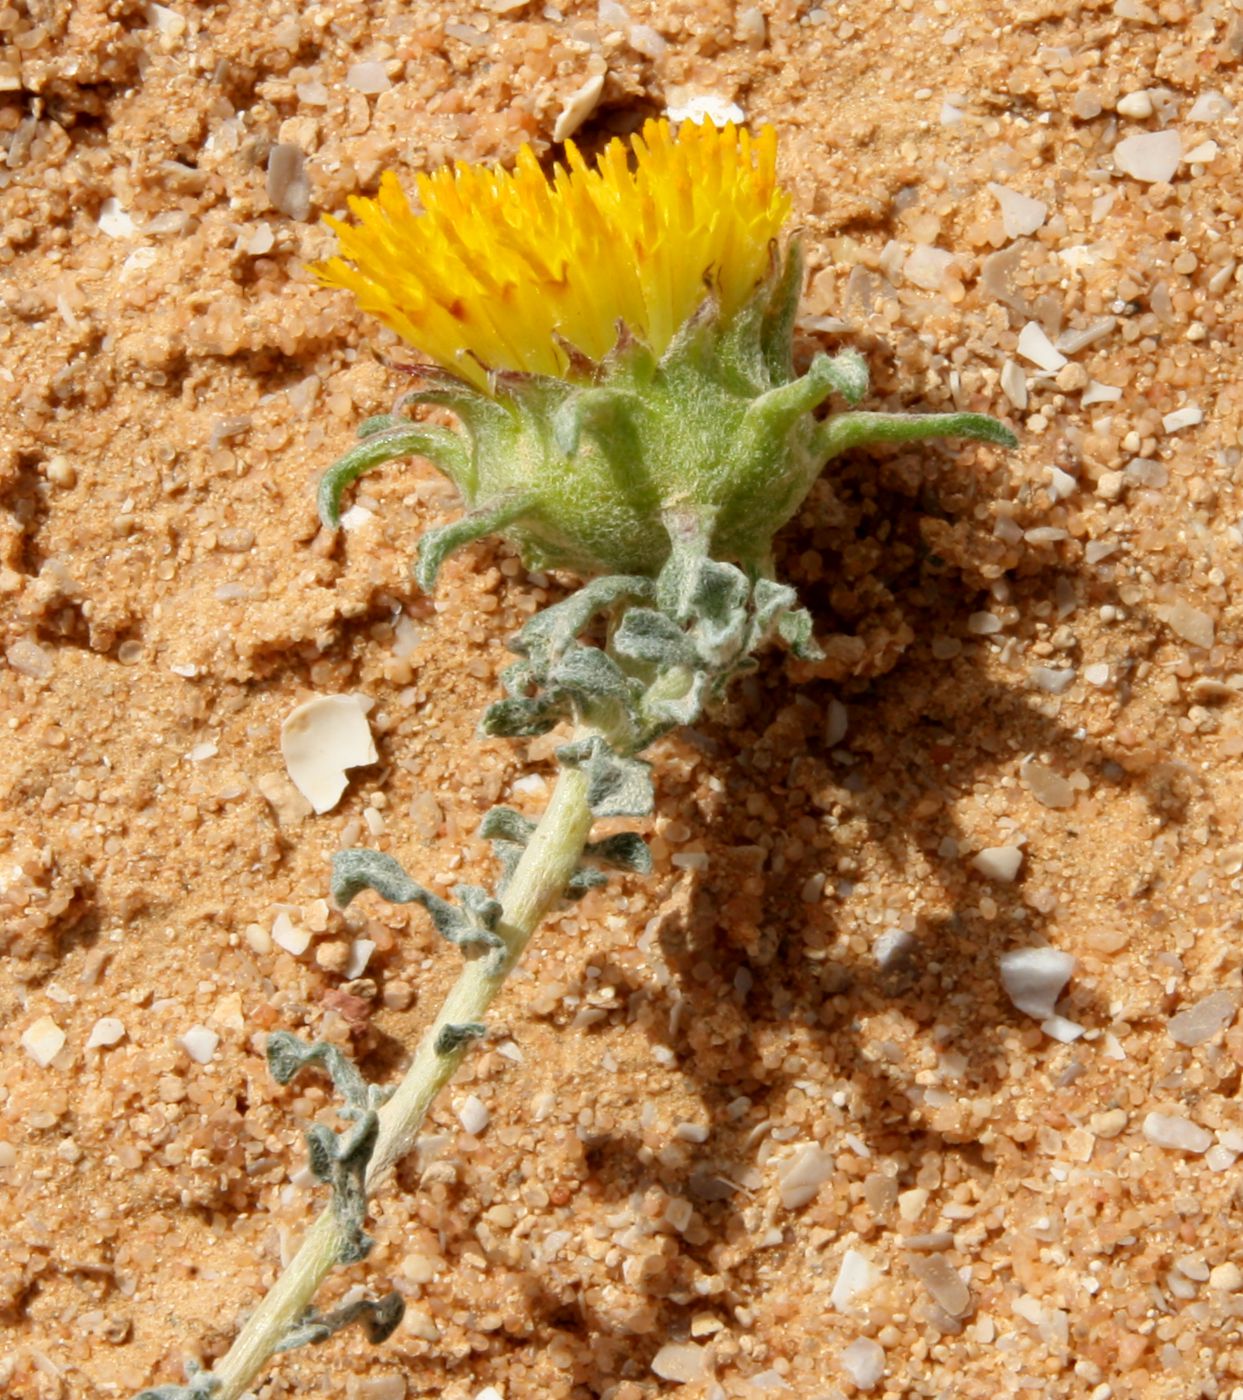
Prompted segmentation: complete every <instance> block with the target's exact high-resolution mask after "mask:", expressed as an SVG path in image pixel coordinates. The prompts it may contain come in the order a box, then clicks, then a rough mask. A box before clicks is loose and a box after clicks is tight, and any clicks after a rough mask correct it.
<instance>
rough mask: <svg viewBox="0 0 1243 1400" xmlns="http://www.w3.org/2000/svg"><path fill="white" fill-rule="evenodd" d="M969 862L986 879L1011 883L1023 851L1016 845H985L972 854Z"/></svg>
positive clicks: (1020, 863) (1016, 872) (1016, 873)
mask: <svg viewBox="0 0 1243 1400" xmlns="http://www.w3.org/2000/svg"><path fill="white" fill-rule="evenodd" d="M971 864H972V866H973V867H974V868H975V869H976V870H978V871H979V872H980V874H981V875H984V876H987V878H988V879H990V880H1000V881H1001V882H1002V883H1003V884H1006V885H1011V884H1013V883H1014V880H1015V877H1016V876H1017V875H1018V873H1019V866H1020V865H1022V864H1023V852H1022V850H1020V848H1019V847H1018V846H985V847H984V849H983V850H982V851H977V852H976V854H975V855H974V856H972V858H971Z"/></svg>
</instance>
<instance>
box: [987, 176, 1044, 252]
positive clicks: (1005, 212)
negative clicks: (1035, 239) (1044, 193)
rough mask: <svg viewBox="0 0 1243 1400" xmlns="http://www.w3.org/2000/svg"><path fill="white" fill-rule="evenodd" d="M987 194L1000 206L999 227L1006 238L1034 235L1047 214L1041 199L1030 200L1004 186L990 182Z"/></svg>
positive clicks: (1027, 196) (1029, 197)
mask: <svg viewBox="0 0 1243 1400" xmlns="http://www.w3.org/2000/svg"><path fill="white" fill-rule="evenodd" d="M988 192H989V193H990V194H991V195H992V196H993V198H994V199H995V200H996V201H997V203H998V204H1000V205H1001V226H1002V228H1003V229H1004V230H1005V235H1006V237H1007V238H1026V237H1027V235H1028V234H1029V233H1035V232H1036V230H1037V229H1038V228H1039V227H1040V226H1041V224H1043V223H1044V221H1045V216H1046V215H1047V214H1048V212H1049V206H1048V205H1047V204H1046V203H1045V202H1044V200H1043V199H1032V198H1031V196H1030V195H1025V194H1020V193H1019V192H1018V190H1012V189H1008V188H1007V187H1006V186H1005V185H998V184H994V183H992V182H990V183H989V186H988Z"/></svg>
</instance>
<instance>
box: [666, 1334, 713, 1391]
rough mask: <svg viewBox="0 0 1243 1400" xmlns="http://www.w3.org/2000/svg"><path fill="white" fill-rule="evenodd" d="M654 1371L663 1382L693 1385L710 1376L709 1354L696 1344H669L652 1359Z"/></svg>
mask: <svg viewBox="0 0 1243 1400" xmlns="http://www.w3.org/2000/svg"><path fill="white" fill-rule="evenodd" d="M652 1370H653V1371H655V1372H656V1374H657V1375H658V1376H659V1377H660V1378H661V1380H662V1381H673V1382H675V1383H676V1384H677V1385H693V1384H694V1383H695V1382H696V1381H702V1380H704V1379H705V1378H706V1376H707V1374H708V1368H707V1352H706V1351H705V1349H704V1348H703V1347H701V1346H696V1345H695V1343H694V1342H668V1343H666V1345H665V1346H663V1347H661V1349H660V1350H659V1351H658V1352H657V1353H656V1355H655V1356H653V1357H652Z"/></svg>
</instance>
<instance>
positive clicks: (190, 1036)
mask: <svg viewBox="0 0 1243 1400" xmlns="http://www.w3.org/2000/svg"><path fill="white" fill-rule="evenodd" d="M180 1044H181V1048H182V1049H183V1050H184V1051H185V1052H186V1054H187V1055H189V1057H190V1058H191V1059H192V1060H193V1061H194V1063H195V1064H196V1065H206V1064H210V1063H211V1060H212V1057H213V1056H214V1055H215V1053H216V1047H217V1046H218V1045H219V1044H220V1037H219V1036H218V1035H217V1034H216V1032H215V1031H213V1030H211V1029H210V1028H209V1027H207V1026H191V1027H190V1029H189V1030H188V1031H187V1032H186V1033H185V1035H183V1036H182V1037H181V1039H180Z"/></svg>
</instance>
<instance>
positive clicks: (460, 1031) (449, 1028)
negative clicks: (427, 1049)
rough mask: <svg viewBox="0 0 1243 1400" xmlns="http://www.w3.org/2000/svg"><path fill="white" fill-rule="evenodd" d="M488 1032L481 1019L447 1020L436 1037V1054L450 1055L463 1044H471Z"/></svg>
mask: <svg viewBox="0 0 1243 1400" xmlns="http://www.w3.org/2000/svg"><path fill="white" fill-rule="evenodd" d="M487 1033H488V1028H487V1026H485V1025H484V1024H483V1022H482V1021H458V1022H449V1023H448V1024H447V1025H444V1026H441V1028H440V1033H439V1034H438V1035H437V1037H436V1053H437V1054H438V1055H452V1054H454V1053H455V1052H456V1051H458V1050H460V1049H462V1047H463V1046H464V1045H471V1044H473V1043H474V1042H475V1041H476V1040H480V1039H482V1038H483V1037H484V1036H485V1035H487Z"/></svg>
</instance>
